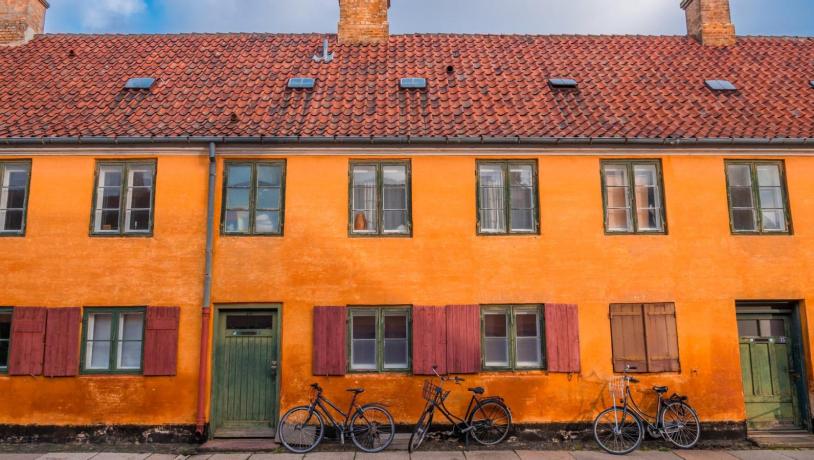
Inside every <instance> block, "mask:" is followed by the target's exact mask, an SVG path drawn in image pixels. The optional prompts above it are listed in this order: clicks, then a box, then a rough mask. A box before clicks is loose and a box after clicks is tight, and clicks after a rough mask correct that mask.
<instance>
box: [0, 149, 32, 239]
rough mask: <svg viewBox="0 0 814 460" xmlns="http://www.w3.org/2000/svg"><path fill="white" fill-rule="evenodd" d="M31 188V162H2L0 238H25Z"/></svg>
mask: <svg viewBox="0 0 814 460" xmlns="http://www.w3.org/2000/svg"><path fill="white" fill-rule="evenodd" d="M22 174H25V177H24V178H23V177H20V176H21V175H22ZM30 188H31V161H30V160H11V161H0V236H25V227H26V221H27V220H28V195H29V192H30Z"/></svg>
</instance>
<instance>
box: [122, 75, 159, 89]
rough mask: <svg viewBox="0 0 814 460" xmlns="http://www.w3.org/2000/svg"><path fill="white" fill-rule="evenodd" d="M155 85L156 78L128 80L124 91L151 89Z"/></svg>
mask: <svg viewBox="0 0 814 460" xmlns="http://www.w3.org/2000/svg"><path fill="white" fill-rule="evenodd" d="M153 84H155V78H149V77H139V78H131V79H129V80H127V83H125V85H124V89H150V88H152V87H153Z"/></svg>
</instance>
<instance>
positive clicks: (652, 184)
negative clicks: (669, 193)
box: [633, 165, 662, 231]
mask: <svg viewBox="0 0 814 460" xmlns="http://www.w3.org/2000/svg"><path fill="white" fill-rule="evenodd" d="M633 175H634V181H635V186H636V218H637V224H638V226H639V228H638V230H641V231H659V230H661V229H662V221H661V196H660V191H659V180H658V169H657V168H656V166H655V165H634V166H633Z"/></svg>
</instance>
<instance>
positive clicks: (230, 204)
mask: <svg viewBox="0 0 814 460" xmlns="http://www.w3.org/2000/svg"><path fill="white" fill-rule="evenodd" d="M284 181H285V161H281V160H280V161H235V162H232V161H230V162H227V163H226V177H225V180H224V189H223V203H224V204H223V224H222V225H221V230H222V233H224V234H227V235H282V234H283V214H284V213H283V204H284V202H285V200H284V197H283V194H284V189H285V188H284Z"/></svg>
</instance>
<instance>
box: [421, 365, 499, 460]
mask: <svg viewBox="0 0 814 460" xmlns="http://www.w3.org/2000/svg"><path fill="white" fill-rule="evenodd" d="M432 370H433V372H434V373H435V375H436V377H438V380H439V382H440V384H441V385H440V386H438V385H435V384H434V383H433V382H432V379H430V380H426V381H424V389H423V396H424V399H425V400H426V401H427V405H426V406H425V407H424V412H422V413H421V417H419V419H418V423H416V426H415V429H414V430H413V434H412V435H411V436H410V445H409V448H408V450H409V451H410V452H411V453H412V452H415V451H416V450H417V449H418V448H419V447H420V446H421V443H423V442H424V439H425V438H426V437H427V433H428V432H429V431H430V427H431V426H432V419H433V416H434V414H435V411H436V410H438V412H440V413H441V414H442V415H443V416H444V417H446V419H447V420H448V421H449V423H451V424H452V431H450V432H449V433H447V434H449V435H451V436H453V435H456V434H457V435H464V436H466V437H467V441H468V439H469V435H472V438H474V439H475V441H477V442H478V443H480V444H482V445H484V446H492V445H495V444H498V443H500V442H502V441H503V440H504V439H506V436H508V434H509V431H510V430H511V427H512V412H511V411H510V410H509V407H508V406H507V405H506V403H505V402H504V401H503V398H501V397H499V396H491V397H488V398H482V397H481V395H483V393H484V390H483V388H482V387H474V388H469V391H470V392H472V399H470V400H469V406H468V407H467V409H466V416H464V417H463V418H461V417H458V416H456V415H454V414H452V413H451V412H450V411H449V409H447V407H446V405H445V401H446V399H447V397H448V396H449V394H450V393H451V392H450V391H444V388H443V385H444V383H446V382H448V381H453V382H455V383H456V384H458V385H460V384H461V382H463V381H464V379H462V378H460V377H442V376H440V375H438V371H437V370H436V367H435V366H433V368H432Z"/></svg>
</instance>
